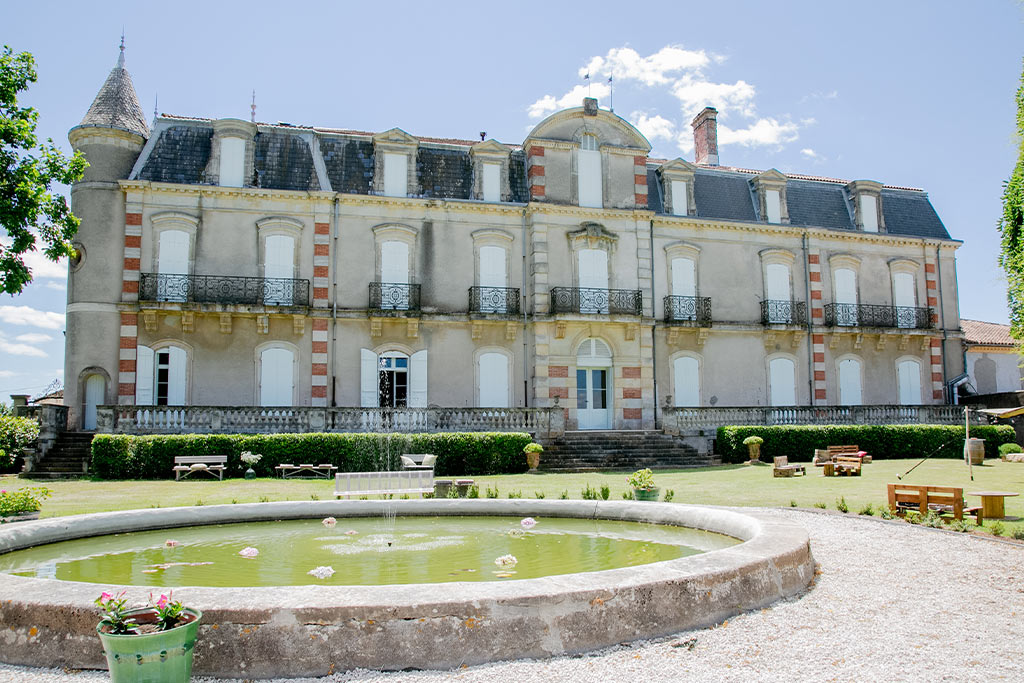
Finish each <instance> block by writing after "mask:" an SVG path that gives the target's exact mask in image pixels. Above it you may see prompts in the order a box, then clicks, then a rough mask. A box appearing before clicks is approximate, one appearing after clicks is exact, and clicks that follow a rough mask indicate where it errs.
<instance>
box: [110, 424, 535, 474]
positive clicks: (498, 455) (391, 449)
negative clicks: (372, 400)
mask: <svg viewBox="0 0 1024 683" xmlns="http://www.w3.org/2000/svg"><path fill="white" fill-rule="evenodd" d="M528 443H530V435H529V434H522V433H516V432H479V433H477V432H453V433H438V434H325V433H309V434H184V435H156V436H134V435H128V434H99V435H97V436H96V437H95V438H94V439H93V441H92V469H93V473H94V474H95V475H96V476H97V477H99V478H100V479H166V478H167V477H168V476H169V475H170V473H171V471H172V469H171V468H172V467H173V466H174V457H175V456H178V455H198V456H202V455H227V456H228V463H227V465H228V470H227V472H228V475H229V476H242V475H243V473H244V472H245V469H246V465H245V464H244V463H242V461H241V459H240V457H241V454H242V452H243V451H252V452H254V453H261V454H262V455H263V457H262V458H261V459H260V461H259V462H258V463H256V464H254V465H253V469H254V470H255V471H256V476H258V477H272V476H274V474H275V470H274V468H275V467H277V466H278V465H280V464H281V463H298V462H316V463H330V464H332V465H335V466H336V467H337V468H338V471H339V472H372V471H376V470H388V469H392V470H394V469H398V468H399V456H400V455H402V454H403V453H435V454H437V462H436V463H435V464H434V473H435V474H436V475H437V476H473V475H479V476H483V475H487V474H519V473H522V472H525V471H526V462H525V460H524V458H523V455H522V452H523V447H524V446H525V445H526V444H528Z"/></svg>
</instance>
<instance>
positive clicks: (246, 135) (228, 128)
mask: <svg viewBox="0 0 1024 683" xmlns="http://www.w3.org/2000/svg"><path fill="white" fill-rule="evenodd" d="M255 135H256V124H254V123H250V122H249V121H240V120H238V119H219V120H217V121H214V122H213V141H212V143H211V149H212V151H213V154H211V155H210V160H209V162H208V164H207V167H206V173H207V177H209V179H210V180H209V182H211V183H212V182H216V183H217V185H220V186H221V187H245V184H246V182H245V181H246V179H247V178H250V177H251V176H252V172H253V169H252V166H253V158H252V151H251V148H249V151H248V155H249V158H248V159H246V153H247V149H246V148H247V147H248V143H249V142H250V141H252V140H253V137H254V136H255Z"/></svg>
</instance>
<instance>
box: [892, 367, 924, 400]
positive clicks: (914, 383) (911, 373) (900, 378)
mask: <svg viewBox="0 0 1024 683" xmlns="http://www.w3.org/2000/svg"><path fill="white" fill-rule="evenodd" d="M896 383H897V385H898V386H899V396H900V405H904V406H916V405H920V404H921V363H919V362H918V361H916V360H912V359H908V360H902V361H900V362H899V364H898V365H897V366H896Z"/></svg>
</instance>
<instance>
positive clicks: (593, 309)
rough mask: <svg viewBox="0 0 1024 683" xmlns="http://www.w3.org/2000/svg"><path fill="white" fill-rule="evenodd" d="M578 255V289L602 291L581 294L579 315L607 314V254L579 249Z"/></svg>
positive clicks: (601, 250) (597, 250)
mask: <svg viewBox="0 0 1024 683" xmlns="http://www.w3.org/2000/svg"><path fill="white" fill-rule="evenodd" d="M578 253H579V255H578V256H577V259H578V262H579V281H580V288H582V289H597V290H603V292H589V293H581V295H580V313H607V312H608V295H607V290H608V252H606V251H604V250H603V249H580V250H579V252H578Z"/></svg>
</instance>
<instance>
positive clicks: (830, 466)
mask: <svg viewBox="0 0 1024 683" xmlns="http://www.w3.org/2000/svg"><path fill="white" fill-rule="evenodd" d="M821 473H822V474H823V475H825V476H826V477H833V476H835V474H836V464H835V463H834V462H827V463H825V464H824V465H822V466H821Z"/></svg>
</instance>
